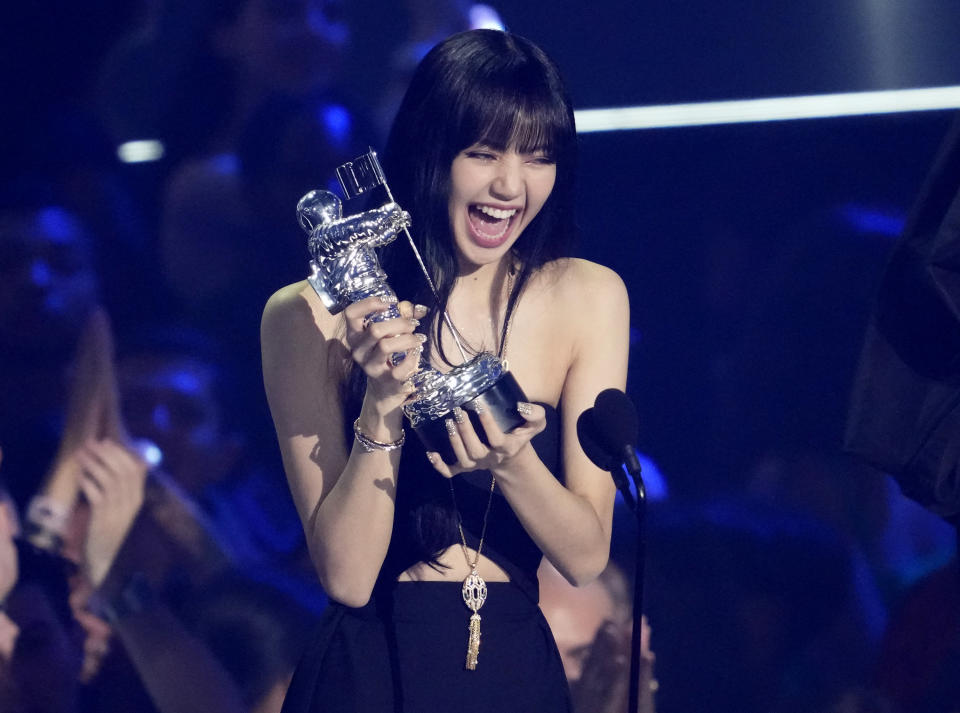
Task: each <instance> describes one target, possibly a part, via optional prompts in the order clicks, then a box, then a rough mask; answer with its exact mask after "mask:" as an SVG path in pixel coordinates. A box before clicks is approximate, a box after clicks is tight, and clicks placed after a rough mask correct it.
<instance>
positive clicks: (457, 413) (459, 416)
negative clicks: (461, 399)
mask: <svg viewBox="0 0 960 713" xmlns="http://www.w3.org/2000/svg"><path fill="white" fill-rule="evenodd" d="M453 420H454V421H456V422H457V423H463V422H464V421H466V420H467V414H465V413H464V412H463V409H462V408H460V407H459V406H454V407H453Z"/></svg>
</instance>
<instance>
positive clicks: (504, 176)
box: [490, 154, 523, 201]
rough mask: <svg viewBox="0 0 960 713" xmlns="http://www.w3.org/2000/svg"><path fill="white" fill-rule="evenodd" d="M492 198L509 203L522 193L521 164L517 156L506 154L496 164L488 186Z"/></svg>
mask: <svg viewBox="0 0 960 713" xmlns="http://www.w3.org/2000/svg"><path fill="white" fill-rule="evenodd" d="M490 192H491V194H492V195H493V197H494V198H498V199H500V200H504V201H509V200H513V199H514V198H518V197H519V196H520V194H521V193H522V192H523V163H522V161H521V160H520V157H519V156H512V155H510V154H506V155H503V156H501V157H500V160H499V161H498V162H497V173H496V176H495V177H494V179H493V183H492V184H491V186H490Z"/></svg>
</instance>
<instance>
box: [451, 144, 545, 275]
mask: <svg viewBox="0 0 960 713" xmlns="http://www.w3.org/2000/svg"><path fill="white" fill-rule="evenodd" d="M556 178H557V166H556V164H555V163H554V162H553V160H552V159H551V158H549V157H548V156H547V154H546V153H545V152H543V151H534V152H530V153H520V152H518V151H517V150H516V148H515V147H513V146H510V147H508V148H506V149H494V148H491V147H489V146H484V145H481V144H474V145H473V146H469V147H467V148H466V149H464V150H463V151H461V152H460V153H459V154H457V156H456V157H455V158H454V159H453V165H452V166H451V168H450V199H449V210H450V227H451V230H452V231H453V239H454V243H455V245H456V247H457V254H458V257H459V259H460V265H461V268H468V267H479V266H481V265H487V264H490V263H494V262H497V261H499V260H500V258H502V257H503V256H504V255H505V254H506V253H507V251H509V250H510V247H511V246H512V245H513V244H514V243H515V242H516V240H517V238H518V237H520V234H521V233H522V232H523V230H524V228H526V227H527V226H528V225H529V224H530V221H532V220H533V219H534V218H535V217H536V216H537V213H539V212H540V209H541V208H543V204H544V203H546V202H547V198H549V197H550V192H551V191H552V190H553V184H554V183H555V181H556Z"/></svg>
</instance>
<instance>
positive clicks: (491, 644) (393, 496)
mask: <svg viewBox="0 0 960 713" xmlns="http://www.w3.org/2000/svg"><path fill="white" fill-rule="evenodd" d="M575 142H576V136H575V131H574V126H573V112H572V109H571V106H570V102H569V100H568V99H567V97H566V95H565V93H564V90H563V87H562V84H561V81H560V78H559V75H558V73H557V70H556V67H555V66H554V64H553V63H552V62H551V61H550V60H549V59H548V58H547V57H546V56H545V55H544V54H543V52H542V51H541V50H540V49H538V48H537V47H536V46H534V45H533V44H532V43H530V42H529V41H527V40H524V39H522V38H519V37H516V36H513V35H509V34H506V33H502V32H497V31H490V30H478V31H472V32H466V33H462V34H459V35H455V36H453V37H452V38H450V39H448V40H447V41H445V42H443V43H442V44H440V45H438V46H437V47H436V48H434V49H433V50H432V51H431V52H430V53H429V54H428V55H427V56H426V57H425V58H424V60H423V62H422V63H421V65H420V67H419V68H418V70H417V72H416V74H415V76H414V78H413V80H412V83H411V86H410V88H409V90H408V91H407V95H406V97H405V98H404V101H403V104H402V106H401V108H400V110H399V113H398V116H397V119H396V121H395V123H394V127H393V130H392V132H391V135H390V140H389V141H388V146H387V151H386V152H385V170H386V174H387V176H388V177H389V179H390V183H391V187H392V188H393V189H394V191H395V195H396V198H397V201H398V202H399V203H400V205H401V206H403V207H404V208H405V209H406V210H408V211H409V212H410V213H411V215H412V217H413V234H414V236H415V239H416V240H417V241H418V243H419V248H420V250H421V251H422V253H423V255H424V257H425V259H426V262H427V264H428V265H430V269H431V271H432V273H433V278H434V281H435V282H436V285H437V289H438V292H439V295H440V305H439V306H437V305H435V304H434V300H433V298H432V296H431V294H430V292H429V291H428V290H427V289H426V288H425V286H424V280H423V278H422V276H420V275H419V272H418V271H417V269H416V268H415V267H413V262H412V260H413V258H412V257H411V256H410V251H409V246H407V245H404V244H403V241H401V240H398V241H395V242H394V243H393V244H392V245H391V246H390V248H391V250H390V252H389V254H388V255H386V256H385V262H386V265H387V272H388V275H389V280H390V283H391V285H392V286H393V287H394V288H395V290H396V291H397V293H398V294H400V295H404V296H409V297H413V298H414V302H418V303H421V304H423V305H430V309H431V311H430V316H429V318H426V315H427V308H426V307H423V306H420V305H414V304H413V303H411V302H403V303H401V304H400V308H401V314H402V316H401V317H400V318H397V319H392V320H389V321H384V322H369V321H368V320H365V316H366V315H368V314H370V313H371V312H375V311H379V310H385V309H387V308H388V307H389V305H386V304H383V303H381V302H380V301H379V300H378V299H377V298H370V299H366V300H362V301H360V302H357V303H354V304H353V305H351V306H349V307H348V308H347V309H345V310H344V311H343V313H341V314H340V315H337V316H332V315H330V314H329V313H327V312H326V310H325V309H324V308H323V306H322V304H321V302H320V300H319V299H318V298H317V297H316V295H315V294H313V293H312V291H311V289H310V287H309V286H308V285H307V283H305V282H304V283H298V284H295V285H291V286H289V287H286V288H284V289H282V290H280V291H279V292H278V293H276V294H275V295H274V296H273V297H272V298H271V300H270V301H269V303H268V304H267V307H266V310H265V312H264V317H263V325H262V334H261V338H262V345H263V365H264V377H265V383H266V388H267V394H268V399H269V401H270V406H271V410H272V412H273V417H274V421H275V424H276V427H277V433H278V437H279V440H280V444H281V450H282V452H283V459H284V465H285V468H286V471H287V475H288V480H289V483H290V488H291V490H292V492H293V497H294V500H295V502H296V504H297V508H298V510H299V513H300V517H301V519H302V521H303V525H304V529H305V532H306V535H307V541H308V543H309V546H310V550H311V553H312V556H313V561H314V564H315V566H316V569H317V572H318V573H319V576H320V579H321V581H322V583H323V586H324V588H325V589H326V591H327V592H328V594H329V596H330V598H331V599H332V600H333V601H334V604H333V605H331V607H330V609H329V610H328V612H327V614H326V616H325V620H324V626H323V627H322V631H321V634H320V637H319V639H318V641H317V642H316V644H315V645H314V647H313V649H312V650H310V651H308V653H307V655H306V656H305V658H304V660H303V661H302V662H301V665H300V668H299V669H298V672H297V674H296V676H295V677H294V680H293V683H292V684H291V688H290V692H289V693H288V696H287V701H286V704H285V705H286V708H285V710H286V711H312V710H317V711H318V710H323V711H381V710H382V711H388V710H405V711H418V712H419V711H439V710H452V709H457V710H462V711H493V710H499V711H514V710H516V711H519V710H524V711H531V710H536V711H565V710H568V709H569V696H568V693H567V688H566V684H565V681H564V678H563V669H562V665H561V663H560V659H559V656H558V654H557V651H556V646H555V645H554V643H553V639H552V637H551V636H550V633H549V629H548V628H547V626H546V623H545V621H544V620H543V617H542V615H541V614H540V612H539V609H538V608H537V606H536V601H537V598H538V595H537V580H536V570H537V566H538V564H539V562H540V559H541V555H542V554H545V555H546V556H547V558H548V559H549V560H550V561H551V562H552V563H553V564H554V565H555V566H556V568H557V569H558V570H559V571H560V572H561V573H562V574H563V575H564V576H565V577H566V578H567V579H568V580H569V581H571V582H573V583H575V584H582V583H585V582H588V581H590V580H591V579H593V578H594V577H596V576H597V575H598V574H599V573H600V572H601V571H602V570H603V568H604V566H605V564H606V562H607V556H608V551H609V544H610V527H611V513H612V507H613V495H614V490H613V485H612V483H611V480H610V477H609V476H608V475H607V474H606V473H604V472H602V471H600V470H598V469H597V468H596V467H594V466H593V465H592V464H591V463H590V461H589V460H588V459H587V457H586V456H585V455H584V453H583V452H582V450H581V449H580V446H579V443H578V440H577V435H576V421H577V417H578V416H579V415H580V413H581V412H583V410H584V409H586V408H588V407H589V406H590V405H592V403H593V400H594V397H595V396H596V394H597V393H598V392H599V391H601V390H602V389H605V388H609V387H617V388H622V387H623V386H624V382H625V379H626V367H627V347H628V321H629V316H628V304H627V297H626V293H625V290H624V287H623V283H622V282H621V280H620V279H619V278H618V277H617V276H616V275H615V274H614V273H612V272H611V271H609V270H607V269H605V268H602V267H599V266H597V265H594V264H591V263H588V262H585V261H582V260H573V259H563V258H561V256H562V255H563V251H564V249H565V247H566V245H567V243H568V238H569V237H570V234H571V233H572V231H573V225H574V224H573V219H572V207H573V192H572V181H573V168H574V164H575ZM443 308H445V309H446V310H447V311H448V313H449V314H450V317H451V318H452V321H453V323H454V324H455V325H456V328H457V329H458V330H459V333H460V338H461V340H462V341H463V342H464V343H465V344H466V345H467V348H468V349H469V350H470V351H479V350H481V349H484V350H487V351H492V352H499V353H500V354H501V355H502V356H503V357H504V358H506V359H508V360H509V365H510V369H511V371H512V372H513V374H514V375H515V376H516V378H517V380H518V382H519V383H520V384H521V385H522V387H523V389H524V390H525V393H526V394H527V395H528V397H529V398H530V400H531V402H533V403H520V404H518V411H519V412H520V413H521V414H522V415H523V417H524V419H525V420H526V423H525V424H523V425H522V426H520V427H518V428H516V429H515V430H514V431H512V432H511V433H506V434H505V433H503V432H501V431H500V430H499V429H498V428H497V426H496V424H495V423H494V421H493V420H492V419H491V417H490V415H489V413H480V414H478V416H479V423H480V424H481V427H482V429H483V431H484V433H483V434H479V433H478V432H477V430H476V429H474V427H473V426H472V425H471V422H470V419H467V418H464V414H462V413H461V412H459V411H458V412H457V413H455V414H452V415H451V418H449V419H447V421H446V425H447V429H448V432H449V434H450V441H451V445H452V447H453V450H454V453H455V454H456V455H457V461H456V462H455V463H453V464H452V465H447V464H445V463H444V462H443V461H442V460H441V459H440V458H439V457H437V454H434V453H425V452H424V448H423V446H422V445H421V444H420V443H419V442H418V441H417V440H416V439H415V438H414V437H412V436H411V437H410V438H409V439H407V440H406V442H405V443H404V430H403V418H402V411H401V407H402V406H403V404H404V403H405V401H406V400H407V399H408V398H411V397H412V394H411V391H412V387H411V386H410V384H409V381H408V379H409V377H410V376H411V374H412V373H413V370H414V369H416V361H417V357H418V356H420V350H421V349H422V348H423V349H425V352H424V357H425V358H426V359H428V360H429V362H430V363H431V365H432V366H433V367H435V368H437V369H440V370H441V371H443V370H446V369H449V368H450V365H451V364H456V363H459V354H458V350H457V348H456V347H455V346H454V340H453V337H452V335H451V334H450V333H449V331H448V329H447V328H446V327H445V326H444V325H443V323H442V320H441V319H440V317H439V315H440V314H441V313H442V310H443ZM420 320H423V321H422V322H421V321H420ZM400 351H406V352H408V354H409V355H410V356H408V357H407V358H406V359H405V360H404V361H402V362H401V363H400V364H399V365H398V366H392V365H391V362H390V361H389V357H390V355H391V354H394V353H396V352H400ZM561 404H562V407H561V408H559V410H558V405H561ZM351 424H353V433H351ZM344 434H349V436H348V437H346V438H345V437H344ZM481 435H484V436H485V439H486V443H488V444H489V445H486V444H485V443H484V441H483V440H481ZM351 442H352V445H350V444H351ZM401 445H402V448H401V447H400V446H401ZM474 568H476V570H477V572H478V574H479V575H480V576H481V577H482V578H483V579H484V580H485V581H486V582H487V586H488V592H489V596H488V598H487V603H486V604H485V605H484V607H483V609H482V610H481V611H480V612H479V614H480V617H481V619H482V624H481V625H480V626H481V629H482V632H481V636H482V643H481V644H480V647H479V652H478V654H479V656H478V662H477V666H476V668H475V669H474V670H469V669H467V668H466V667H465V657H466V654H467V647H468V622H469V621H470V616H471V611H470V610H468V609H467V607H466V606H465V604H464V601H463V599H462V598H461V584H462V583H463V581H464V579H465V578H466V577H467V576H468V575H470V573H471V571H472V570H473V569H474Z"/></svg>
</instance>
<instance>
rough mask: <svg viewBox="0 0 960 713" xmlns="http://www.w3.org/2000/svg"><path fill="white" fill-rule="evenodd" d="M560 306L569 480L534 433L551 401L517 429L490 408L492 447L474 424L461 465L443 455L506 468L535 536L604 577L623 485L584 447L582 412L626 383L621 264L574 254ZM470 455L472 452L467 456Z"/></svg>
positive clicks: (557, 297)
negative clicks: (542, 451) (614, 266)
mask: <svg viewBox="0 0 960 713" xmlns="http://www.w3.org/2000/svg"><path fill="white" fill-rule="evenodd" d="M551 284H552V285H553V287H552V291H553V293H552V294H551V296H550V297H551V303H552V306H551V310H555V312H554V314H556V315H562V320H561V319H558V320H557V322H558V324H560V323H562V325H563V328H564V329H566V330H569V339H562V340H558V342H562V343H564V344H569V345H570V356H569V361H568V366H567V369H566V376H565V378H564V381H563V388H562V392H561V399H560V402H561V419H562V420H561V429H562V442H563V452H562V456H563V473H564V481H565V484H561V483H560V482H559V481H558V480H557V479H556V478H555V477H554V475H553V474H552V473H550V471H549V470H547V467H546V466H545V465H544V464H543V462H542V461H541V460H540V458H539V456H538V455H537V453H536V451H535V450H534V449H533V446H532V445H531V444H530V438H532V436H533V435H535V434H536V433H539V432H540V431H541V430H542V429H543V427H544V424H545V421H544V412H543V408H542V407H540V406H536V405H533V406H532V407H531V409H530V411H531V413H530V414H529V415H527V416H525V418H527V421H528V423H527V425H526V426H522V427H520V428H518V429H515V430H514V431H513V432H512V433H510V434H503V433H501V432H500V431H499V429H498V428H497V426H496V423H495V422H494V421H493V419H492V418H491V417H490V415H489V414H487V413H485V414H480V421H481V423H482V424H483V426H484V428H485V430H486V433H487V438H488V440H489V442H490V448H487V447H486V446H484V445H483V444H482V443H481V442H480V440H479V438H477V436H476V433H475V432H474V431H473V429H472V428H471V427H470V425H469V420H466V421H465V422H464V423H463V424H460V425H458V426H457V430H456V433H455V434H454V435H453V436H452V439H451V440H452V441H453V443H454V450H455V451H456V452H458V455H460V454H462V455H461V462H460V464H459V466H458V467H455V468H454V469H453V471H451V469H448V468H447V467H446V466H444V465H443V464H442V462H440V461H439V459H437V458H433V459H432V461H433V463H434V466H435V467H436V468H437V470H439V471H440V472H441V473H443V474H445V475H448V474H449V473H450V472H459V471H460V470H469V469H471V468H474V467H480V468H489V469H490V470H492V471H493V473H494V474H495V475H496V477H497V482H498V484H499V487H500V489H501V491H502V492H503V494H504V496H505V497H506V498H507V500H508V501H509V503H510V505H511V507H512V508H513V510H514V512H515V513H516V514H517V517H518V518H519V520H520V522H521V523H522V524H523V526H524V528H525V529H526V531H527V532H528V533H529V535H530V537H531V538H533V540H534V541H535V542H536V543H537V545H538V546H539V547H540V549H542V550H543V552H544V554H545V555H546V557H547V559H549V560H550V562H551V563H552V564H553V565H554V566H555V567H556V568H557V570H559V571H560V573H561V574H563V576H564V577H565V578H566V579H567V580H568V581H570V582H571V583H572V584H576V585H580V584H585V583H586V582H589V581H591V580H592V579H594V578H595V577H596V576H597V575H598V574H600V572H601V571H603V568H604V567H605V566H606V563H607V559H608V557H609V551H610V530H611V523H612V518H613V500H614V492H615V490H614V485H613V481H612V479H611V478H610V476H609V474H607V473H605V472H604V471H602V470H600V469H598V468H597V467H596V466H594V465H593V463H591V462H590V460H589V459H588V458H587V456H586V455H585V454H584V452H583V450H582V449H581V448H580V442H579V439H578V437H577V419H578V417H579V416H580V414H581V413H582V412H583V411H585V410H586V409H588V408H590V407H591V406H593V402H594V399H595V398H596V395H597V394H598V393H599V392H600V391H602V390H603V389H607V388H617V389H623V388H624V386H625V384H626V375H627V352H628V349H629V322H630V315H629V311H630V310H629V303H628V300H627V293H626V289H625V288H624V285H623V281H622V280H621V279H620V278H619V277H618V276H617V275H616V274H615V273H614V272H612V271H611V270H608V269H606V268H603V267H600V266H599V265H595V264H593V263H589V262H586V261H583V260H570V261H568V264H567V265H566V266H565V268H564V273H563V275H561V276H560V277H559V278H558V279H556V280H554V281H552V283H551ZM464 459H466V462H465V460H464Z"/></svg>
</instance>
